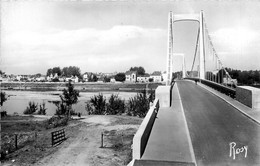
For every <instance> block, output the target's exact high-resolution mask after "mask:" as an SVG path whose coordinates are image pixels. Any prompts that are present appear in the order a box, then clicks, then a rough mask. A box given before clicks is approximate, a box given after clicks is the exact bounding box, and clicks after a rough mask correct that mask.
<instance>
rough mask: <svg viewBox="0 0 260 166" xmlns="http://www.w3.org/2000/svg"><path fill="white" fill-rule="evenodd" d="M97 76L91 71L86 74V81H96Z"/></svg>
mask: <svg viewBox="0 0 260 166" xmlns="http://www.w3.org/2000/svg"><path fill="white" fill-rule="evenodd" d="M97 80H98V78H97V76H96V75H95V74H93V73H91V74H90V75H89V76H88V81H89V82H97Z"/></svg>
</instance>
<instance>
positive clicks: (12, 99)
mask: <svg viewBox="0 0 260 166" xmlns="http://www.w3.org/2000/svg"><path fill="white" fill-rule="evenodd" d="M4 92H5V93H6V94H7V95H8V96H9V97H8V100H7V101H6V102H4V104H3V107H2V110H5V111H7V113H8V114H13V113H15V112H17V113H18V114H22V113H23V111H24V110H25V108H26V107H27V106H28V103H29V101H34V102H35V103H38V104H42V103H43V102H44V103H45V107H46V108H47V110H46V114H47V115H54V113H55V110H56V108H57V107H56V106H55V104H54V102H55V101H60V97H59V95H60V94H62V92H61V91H45V92H43V91H38V92H36V91H8V90H6V91H4ZM98 93H102V94H103V95H104V96H105V97H106V98H107V99H108V98H109V97H110V95H111V94H113V93H114V94H118V96H119V97H120V98H122V99H125V100H128V99H129V98H130V97H133V96H135V95H136V93H135V92H80V93H79V94H80V97H79V100H78V103H77V104H74V105H73V106H72V108H73V109H74V110H75V111H76V112H80V113H81V114H82V115H84V114H86V111H85V105H86V104H85V102H86V101H88V100H90V98H91V97H92V96H94V95H98Z"/></svg>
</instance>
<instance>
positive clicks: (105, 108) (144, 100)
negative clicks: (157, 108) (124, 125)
mask: <svg viewBox="0 0 260 166" xmlns="http://www.w3.org/2000/svg"><path fill="white" fill-rule="evenodd" d="M154 98H155V97H154V91H150V93H149V94H147V92H146V90H143V91H142V92H141V93H138V94H137V95H136V96H135V97H133V98H130V99H129V101H128V102H127V103H126V102H125V101H124V100H122V99H120V98H119V97H118V95H114V94H112V95H111V96H110V98H109V100H108V102H106V98H105V97H104V95H103V94H99V95H97V96H96V95H95V96H94V97H91V98H90V101H88V102H87V103H86V107H85V108H86V111H87V112H88V114H90V115H92V114H95V115H116V114H122V113H125V112H126V113H127V115H131V116H139V117H145V115H146V113H147V112H148V110H149V108H150V102H153V100H154Z"/></svg>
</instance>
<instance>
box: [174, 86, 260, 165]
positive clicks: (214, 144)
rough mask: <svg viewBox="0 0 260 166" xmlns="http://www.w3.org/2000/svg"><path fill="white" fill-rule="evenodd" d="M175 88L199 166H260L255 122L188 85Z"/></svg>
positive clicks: (259, 131) (259, 136) (259, 141)
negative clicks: (178, 94) (177, 91)
mask: <svg viewBox="0 0 260 166" xmlns="http://www.w3.org/2000/svg"><path fill="white" fill-rule="evenodd" d="M177 85H178V88H179V92H180V96H181V100H182V104H183V108H184V113H185V116H186V119H187V124H188V128H189V131H190V136H191V140H192V145H193V149H194V153H195V158H196V162H197V165H198V166H201V165H203V166H204V165H205V166H206V165H213V166H214V165H235V166H239V165H241V166H242V165H243V166H244V165H250V166H251V165H260V126H259V125H258V124H257V123H256V122H254V121H252V120H250V119H249V118H248V117H246V116H244V115H243V114H242V113H240V112H239V111H238V110H236V109H235V108H233V107H232V106H230V105H228V104H227V103H226V102H225V101H223V100H222V99H220V98H218V97H216V96H214V95H213V94H211V93H210V92H208V91H206V90H205V89H203V88H201V87H200V86H199V85H195V83H193V82H191V81H178V82H177ZM238 148H239V149H238Z"/></svg>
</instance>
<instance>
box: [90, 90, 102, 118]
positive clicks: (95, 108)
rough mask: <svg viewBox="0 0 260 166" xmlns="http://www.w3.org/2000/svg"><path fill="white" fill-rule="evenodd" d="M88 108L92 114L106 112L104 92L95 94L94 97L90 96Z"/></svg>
mask: <svg viewBox="0 0 260 166" xmlns="http://www.w3.org/2000/svg"><path fill="white" fill-rule="evenodd" d="M86 108H87V109H88V110H87V111H88V113H89V114H90V115H91V114H96V115H103V114H105V112H106V98H105V97H104V95H103V94H98V95H97V96H96V95H95V96H94V97H91V98H90V101H89V103H87V105H86Z"/></svg>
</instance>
